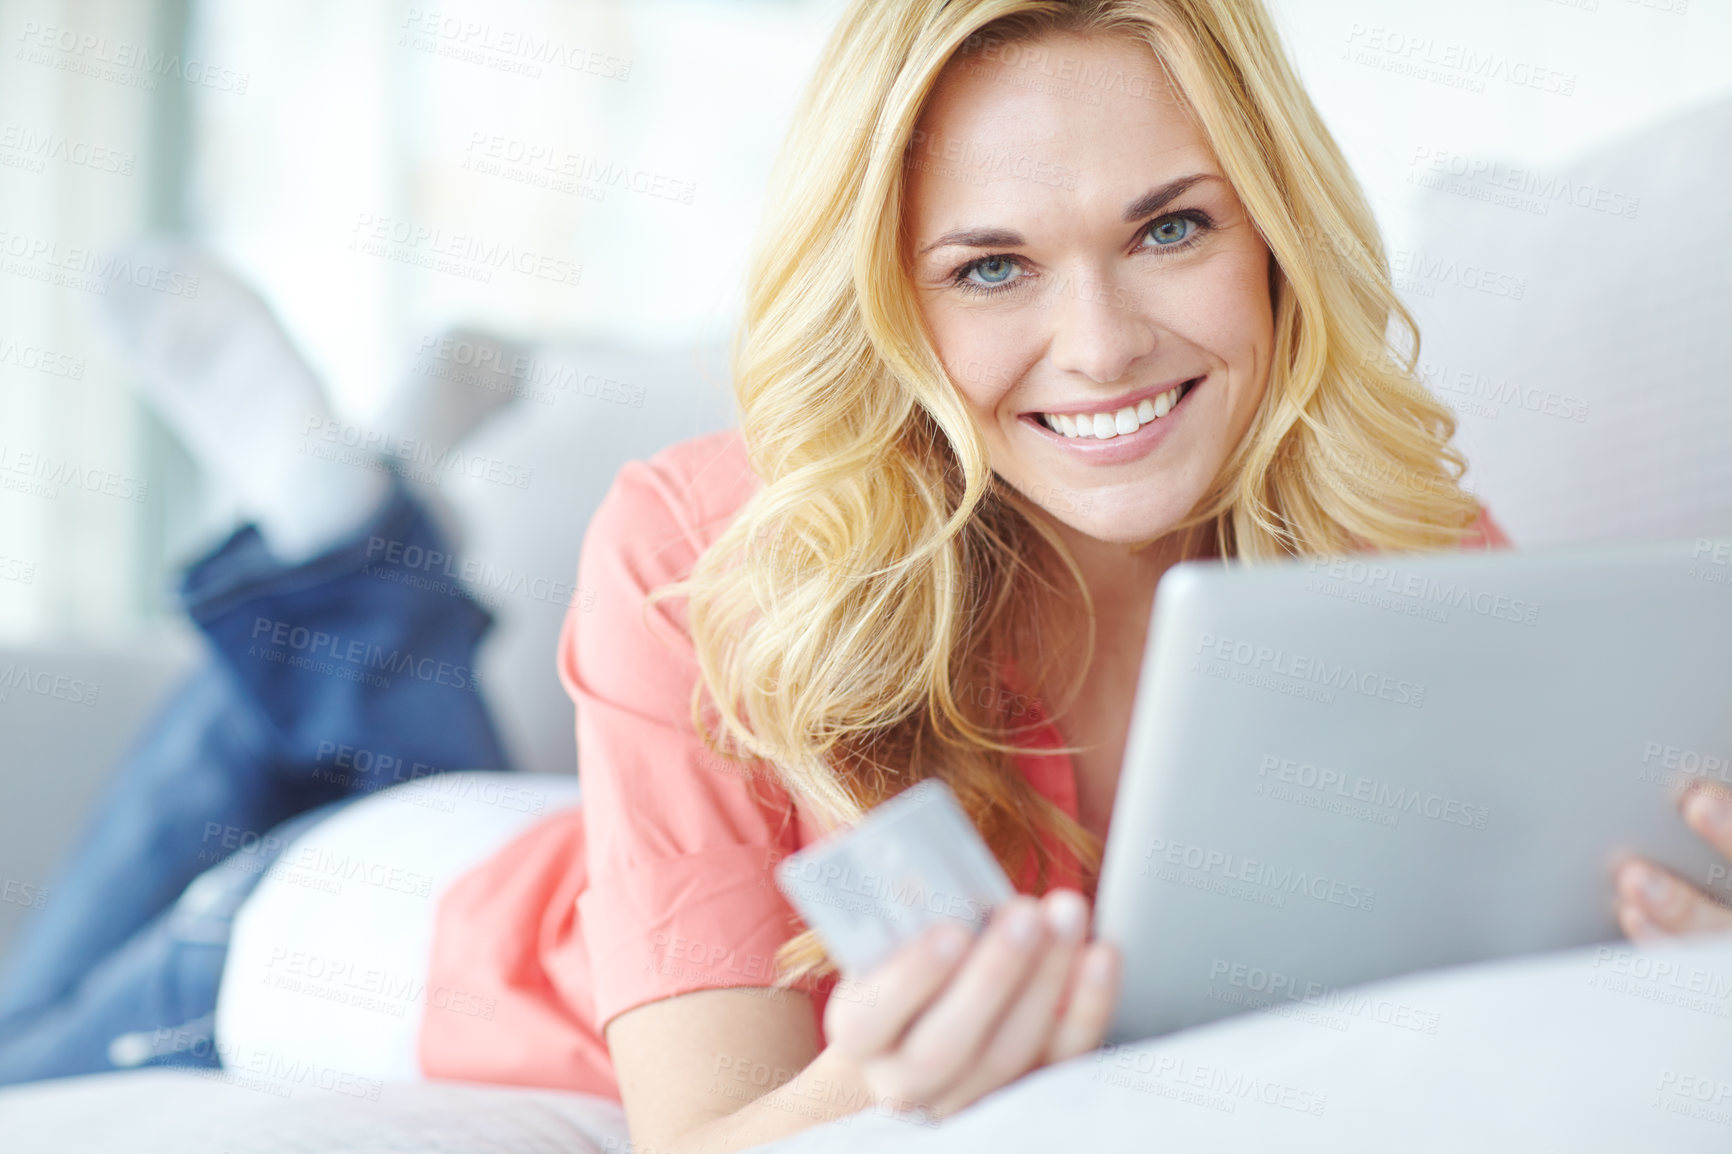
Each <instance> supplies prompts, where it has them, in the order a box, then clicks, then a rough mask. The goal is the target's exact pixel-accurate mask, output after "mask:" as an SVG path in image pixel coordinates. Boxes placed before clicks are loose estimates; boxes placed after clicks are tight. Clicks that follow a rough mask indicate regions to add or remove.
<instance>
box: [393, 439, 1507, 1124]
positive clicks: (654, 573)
mask: <svg viewBox="0 0 1732 1154" xmlns="http://www.w3.org/2000/svg"><path fill="white" fill-rule="evenodd" d="M757 484H758V480H757V478H756V477H755V476H754V475H753V474H752V472H751V470H750V467H749V465H748V463H747V460H746V454H745V447H744V443H743V441H742V439H741V437H740V435H739V433H738V431H737V430H728V431H725V432H721V433H714V434H711V435H708V436H703V437H697V438H694V439H691V440H688V441H684V442H681V443H679V444H676V445H673V446H670V447H669V448H667V449H664V450H662V451H661V452H659V453H657V454H656V455H655V456H654V457H652V458H650V459H649V460H648V461H632V462H630V463H628V464H627V465H626V466H625V467H624V468H623V469H621V470H620V473H619V476H618V478H617V479H616V480H615V482H614V485H613V488H612V489H611V490H610V491H609V493H608V494H607V496H606V497H605V498H604V499H603V500H602V502H601V504H600V505H599V506H598V507H597V509H596V512H595V516H594V519H593V520H592V521H591V522H590V525H589V530H588V532H587V534H586V535H585V537H584V543H583V550H582V555H581V558H580V560H579V563H578V578H577V584H578V587H579V588H580V589H581V590H583V591H584V592H585V593H587V594H592V595H593V599H592V600H591V602H590V606H591V607H590V609H588V610H587V611H586V610H580V609H579V608H578V606H577V605H575V604H574V605H573V606H572V608H571V609H569V610H568V611H567V613H566V617H565V624H564V628H563V629H562V631H561V633H560V638H559V650H558V656H557V664H558V670H559V678H560V681H561V682H562V683H563V684H564V686H565V688H566V691H567V692H568V693H570V694H571V697H572V700H573V701H574V702H575V703H576V705H577V746H578V765H579V767H580V774H581V779H582V803H581V804H580V805H578V806H576V807H573V808H570V809H566V810H563V811H560V812H558V813H553V814H550V815H548V816H547V817H546V818H544V819H543V820H541V821H540V822H538V823H536V824H535V825H533V826H531V827H530V828H529V829H528V830H526V831H525V832H524V833H522V834H521V835H519V836H518V837H517V838H516V839H515V840H513V841H511V842H509V843H508V844H507V845H506V846H504V847H503V848H502V849H501V850H500V851H498V852H497V853H496V854H494V855H493V856H492V857H491V858H489V859H487V860H486V861H484V862H483V863H482V864H481V865H479V866H477V867H476V868H474V869H473V870H471V871H470V872H469V873H468V874H467V875H465V876H464V877H463V878H461V879H460V880H459V881H458V882H457V883H456V884H455V885H453V886H452V888H451V889H449V890H448V891H447V892H446V893H445V895H444V897H443V898H442V899H441V901H440V903H439V906H438V910H437V912H436V914H435V929H434V944H433V955H432V959H431V966H430V970H429V974H428V980H427V984H428V988H430V989H431V988H436V987H437V986H439V985H444V986H447V987H449V988H451V989H457V990H463V991H466V992H467V993H469V994H473V995H476V996H478V997H481V998H493V999H496V1010H495V1013H494V1014H493V1016H492V1017H491V1018H485V1019H484V1018H481V1017H476V1016H469V1015H461V1014H448V1013H432V1012H430V1011H428V1010H424V1011H423V1014H422V1029H421V1041H420V1060H421V1067H422V1070H423V1072H424V1073H425V1074H426V1075H427V1076H428V1077H431V1078H451V1079H461V1080H468V1081H480V1082H503V1083H509V1084H513V1085H521V1086H545V1087H554V1088H558V1089H566V1090H576V1091H582V1092H586V1093H591V1094H599V1095H603V1096H605V1097H610V1098H614V1099H616V1100H617V1099H618V1098H619V1087H618V1082H617V1081H616V1079H615V1077H614V1071H613V1063H612V1060H611V1058H610V1056H609V1054H608V1049H607V1044H606V1042H605V1040H604V1035H603V1032H602V1031H603V1029H604V1028H605V1027H606V1025H607V1023H608V1021H609V1020H610V1019H612V1018H613V1017H615V1016H616V1015H618V1014H621V1013H623V1012H625V1011H627V1010H630V1009H632V1008H634V1007H637V1006H641V1005H643V1004H645V1003H646V1002H652V1001H656V1000H657V999H660V998H667V997H671V996H673V995H676V994H683V993H688V992H690V991H693V990H704V989H713V988H721V987H729V986H747V987H763V986H768V985H770V984H771V983H772V982H773V981H774V978H775V973H774V965H773V958H774V956H775V953H776V949H777V947H778V946H780V945H781V944H782V943H783V942H784V941H786V940H787V939H788V938H790V937H792V936H793V935H794V934H796V933H798V932H799V931H800V930H801V929H803V928H804V926H803V923H802V922H801V921H800V919H799V917H798V915H796V914H795V913H794V911H793V909H792V907H791V906H789V905H788V903H787V900H786V899H785V898H783V896H782V894H781V891H780V890H778V889H777V888H776V886H775V883H774V880H773V874H772V871H773V869H774V867H775V864H776V863H777V862H778V861H779V860H781V858H782V857H784V856H785V855H787V854H789V853H792V852H793V851H795V850H796V849H799V848H800V847H802V846H804V845H806V844H807V843H809V842H811V841H813V840H814V839H816V838H818V837H820V836H822V835H823V832H824V831H823V829H822V828H821V827H820V826H819V825H818V824H817V823H816V822H815V821H813V820H812V819H811V818H810V815H808V814H807V813H805V812H804V810H803V808H801V807H798V806H796V805H795V804H794V803H793V801H792V798H791V796H790V795H789V794H788V793H787V792H786V791H785V790H783V789H782V788H781V787H780V786H779V785H776V784H775V783H773V782H768V781H764V780H757V781H753V782H749V781H747V780H746V779H745V778H744V777H743V776H742V775H741V774H739V773H738V772H737V771H735V770H734V769H732V768H731V767H730V765H729V764H728V763H726V762H723V761H721V760H719V759H717V758H716V757H714V756H713V755H712V754H710V753H709V752H708V751H706V750H705V749H704V747H703V744H702V742H701V741H700V740H699V739H698V737H697V735H696V734H695V733H694V732H693V729H692V724H691V714H690V700H691V698H690V695H691V690H692V687H693V685H695V684H696V682H697V677H698V671H697V663H696V659H695V657H694V654H693V649H692V645H691V642H690V640H689V639H688V637H687V634H686V630H685V621H684V613H683V606H684V602H683V601H681V600H678V599H670V600H668V601H663V602H659V603H657V604H656V605H654V606H651V607H648V608H647V609H646V607H645V606H644V603H643V601H644V595H645V594H646V593H647V592H648V591H649V590H651V589H653V588H655V587H656V586H658V585H662V584H665V583H667V582H669V581H674V580H677V579H679V578H681V577H684V576H686V575H687V574H688V573H689V572H690V571H691V568H692V566H693V564H694V563H695V562H696V560H697V559H698V557H699V555H700V554H702V553H703V552H704V551H705V549H707V548H708V547H709V545H710V543H711V542H713V541H714V540H715V539H716V538H717V537H718V536H719V535H720V534H721V533H722V531H723V530H724V529H725V528H726V527H727V525H728V523H729V521H730V520H732V518H733V516H734V515H735V513H736V512H737V511H738V510H739V508H740V507H741V505H742V504H743V503H744V502H745V500H746V499H747V498H748V497H749V496H750V495H751V493H752V492H753V491H754V490H755V488H756V487H757ZM1468 544H1469V545H1470V546H1474V547H1481V548H1484V547H1492V546H1504V545H1508V544H1509V541H1508V538H1507V537H1505V536H1504V534H1503V532H1502V530H1501V529H1499V528H1498V527H1497V526H1496V525H1495V524H1494V523H1493V522H1492V520H1491V518H1490V517H1489V516H1487V515H1485V514H1484V513H1483V512H1482V514H1481V517H1480V520H1479V521H1476V522H1475V524H1474V532H1473V535H1472V536H1471V537H1470V538H1469V541H1468ZM1032 744H1033V745H1034V746H1035V747H1036V748H1040V749H1047V748H1053V747H1056V746H1059V745H1062V744H1063V739H1062V737H1061V735H1060V734H1059V732H1058V730H1057V729H1056V727H1054V726H1053V725H1052V724H1051V723H1050V722H1049V723H1047V724H1046V725H1045V726H1043V727H1042V728H1041V729H1040V730H1038V731H1037V734H1036V736H1035V738H1034V739H1033V742H1032ZM1017 764H1018V768H1019V769H1020V770H1021V772H1022V773H1023V774H1024V775H1025V776H1026V777H1027V778H1028V780H1029V783H1030V784H1031V785H1033V786H1034V788H1035V789H1036V790H1038V791H1039V792H1040V793H1041V794H1042V795H1044V796H1045V797H1047V798H1049V799H1050V800H1051V801H1052V802H1053V803H1054V804H1056V805H1057V806H1059V808H1061V809H1062V810H1064V812H1065V813H1067V814H1069V815H1070V816H1071V817H1072V818H1075V817H1076V815H1077V792H1076V781H1075V778H1074V777H1073V770H1072V767H1071V763H1070V759H1069V757H1067V756H1065V755H1064V754H1062V753H1060V754H1048V755H1038V754H1028V755H1025V756H1023V757H1021V758H1019V759H1018V763H1017ZM1032 864H1033V863H1032V862H1031V863H1030V865H1031V866H1032ZM1069 864H1070V863H1068V860H1067V869H1066V870H1064V871H1061V880H1063V881H1065V882H1067V883H1068V884H1071V885H1075V884H1077V882H1076V875H1075V874H1074V873H1073V872H1070V871H1069V868H1068V865H1069ZM1033 882H1034V874H1033V870H1032V868H1031V869H1029V870H1026V871H1025V872H1024V875H1023V876H1022V877H1021V878H1018V879H1016V883H1017V888H1018V889H1019V890H1022V891H1023V892H1032V888H1033ZM835 981H836V979H835V977H834V976H831V977H828V978H825V979H820V980H817V981H808V982H805V983H802V984H801V985H800V986H799V987H798V988H801V989H803V990H805V991H806V992H808V993H809V994H811V995H812V998H813V1003H814V1014H815V1016H816V1019H817V1025H818V1031H819V1036H820V1037H822V1035H823V1012H824V1005H825V1003H826V1002H827V1001H828V999H829V995H830V991H831V989H832V988H833V987H834V984H835Z"/></svg>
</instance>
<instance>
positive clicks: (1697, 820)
mask: <svg viewBox="0 0 1732 1154" xmlns="http://www.w3.org/2000/svg"><path fill="white" fill-rule="evenodd" d="M1681 808H1682V809H1683V811H1684V820H1685V821H1686V822H1688V823H1689V825H1690V828H1691V829H1693V830H1695V831H1696V832H1697V833H1698V834H1700V835H1701V836H1702V838H1703V839H1704V840H1705V841H1707V843H1708V844H1709V845H1711V846H1713V847H1714V848H1715V849H1717V850H1719V851H1720V852H1721V853H1722V854H1724V855H1725V856H1727V857H1728V858H1732V792H1728V791H1726V790H1724V789H1720V788H1719V787H1717V786H1711V785H1708V784H1706V783H1703V782H1697V783H1695V784H1694V785H1693V786H1691V788H1689V789H1688V790H1685V791H1684V797H1683V799H1682V804H1681Z"/></svg>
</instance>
